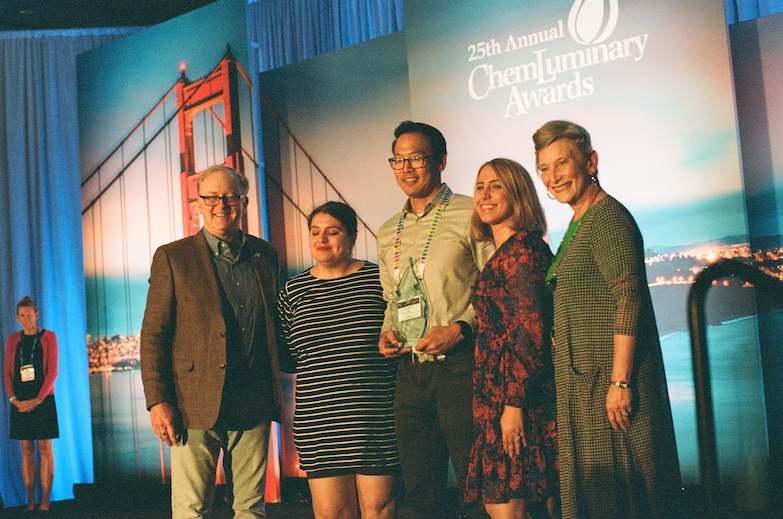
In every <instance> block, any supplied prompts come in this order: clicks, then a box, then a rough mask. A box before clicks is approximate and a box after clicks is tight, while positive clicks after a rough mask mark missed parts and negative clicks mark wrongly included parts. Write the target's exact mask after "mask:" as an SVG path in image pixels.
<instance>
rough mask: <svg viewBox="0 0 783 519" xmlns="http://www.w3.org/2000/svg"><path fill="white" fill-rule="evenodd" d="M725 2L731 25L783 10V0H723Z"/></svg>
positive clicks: (727, 19)
mask: <svg viewBox="0 0 783 519" xmlns="http://www.w3.org/2000/svg"><path fill="white" fill-rule="evenodd" d="M723 3H724V5H725V6H726V23H728V24H729V25H732V24H735V23H737V22H745V21H747V20H754V19H756V18H760V17H762V16H769V15H770V14H775V13H780V12H783V0H723Z"/></svg>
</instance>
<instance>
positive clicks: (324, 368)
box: [278, 262, 399, 477]
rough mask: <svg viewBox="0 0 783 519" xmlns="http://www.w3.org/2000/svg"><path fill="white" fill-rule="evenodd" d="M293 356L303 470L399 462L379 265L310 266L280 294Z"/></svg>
mask: <svg viewBox="0 0 783 519" xmlns="http://www.w3.org/2000/svg"><path fill="white" fill-rule="evenodd" d="M278 307H279V310H280V318H281V321H282V323H283V333H284V335H285V337H286V340H287V341H288V346H289V348H290V349H291V352H292V353H293V355H294V357H295V358H296V370H297V371H296V410H295V412H294V443H295V445H296V449H297V451H298V452H299V464H300V468H301V469H302V470H303V471H305V472H307V474H308V477H318V476H330V475H338V474H350V473H364V474H388V473H391V472H392V471H391V470H390V469H392V468H395V467H397V466H398V465H399V459H398V457H397V446H396V439H395V434H394V416H393V402H394V381H395V374H396V373H395V370H396V362H395V360H396V359H386V358H384V357H383V356H382V355H381V354H380V353H378V337H379V335H380V330H381V325H382V323H383V314H384V309H385V308H386V303H385V301H384V299H383V292H382V289H381V284H380V281H379V278H378V266H377V265H375V264H372V263H369V262H366V263H365V264H364V265H363V266H362V267H361V268H360V269H359V270H357V271H356V272H353V273H351V274H349V275H347V276H345V277H342V278H338V279H317V278H315V277H313V276H312V275H311V274H310V272H309V270H307V271H305V272H302V273H301V274H298V275H297V276H294V277H293V278H291V279H290V280H289V281H288V282H287V283H286V284H285V287H284V288H283V289H282V290H281V292H280V297H279V298H278Z"/></svg>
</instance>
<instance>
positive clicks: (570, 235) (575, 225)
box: [546, 207, 593, 283]
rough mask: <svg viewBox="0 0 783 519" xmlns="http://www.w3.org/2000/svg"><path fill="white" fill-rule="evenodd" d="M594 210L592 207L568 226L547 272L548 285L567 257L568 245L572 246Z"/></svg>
mask: <svg viewBox="0 0 783 519" xmlns="http://www.w3.org/2000/svg"><path fill="white" fill-rule="evenodd" d="M592 210H593V208H592V207H591V208H590V209H588V210H587V211H585V214H583V215H582V217H581V218H580V219H579V220H574V221H572V222H571V223H570V224H569V225H568V230H566V233H565V236H563V241H561V242H560V246H559V247H558V248H557V254H555V259H554V261H552V264H551V265H550V266H549V270H547V272H546V281H547V283H551V282H552V280H553V279H554V278H555V268H556V267H557V264H558V263H560V260H561V259H562V258H563V256H564V255H565V251H566V249H567V248H568V245H570V243H571V240H573V239H574V236H576V233H577V231H579V228H580V227H581V226H582V222H584V221H585V220H586V219H587V217H588V216H589V215H590V211H592Z"/></svg>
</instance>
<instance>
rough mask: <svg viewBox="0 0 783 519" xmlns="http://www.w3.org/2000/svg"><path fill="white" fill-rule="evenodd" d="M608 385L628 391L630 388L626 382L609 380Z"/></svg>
mask: <svg viewBox="0 0 783 519" xmlns="http://www.w3.org/2000/svg"><path fill="white" fill-rule="evenodd" d="M609 383H610V384H611V385H613V386H617V387H619V388H620V389H628V388H630V387H631V386H630V385H629V384H628V382H626V381H625V380H611V381H610V382H609Z"/></svg>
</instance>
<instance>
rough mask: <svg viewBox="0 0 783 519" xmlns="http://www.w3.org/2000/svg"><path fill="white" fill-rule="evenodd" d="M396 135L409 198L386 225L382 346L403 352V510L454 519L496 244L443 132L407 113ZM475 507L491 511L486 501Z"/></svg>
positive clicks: (397, 168) (381, 238) (398, 396)
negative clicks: (450, 482) (476, 214)
mask: <svg viewBox="0 0 783 519" xmlns="http://www.w3.org/2000/svg"><path fill="white" fill-rule="evenodd" d="M394 137H395V140H394V142H393V143H392V153H393V155H394V156H393V157H392V158H390V159H389V163H390V164H391V167H392V170H393V171H394V176H395V179H396V180H397V184H398V185H399V186H400V188H402V190H403V192H404V193H405V194H406V195H407V196H408V201H407V202H406V203H405V206H404V207H403V209H402V211H401V212H400V213H398V214H396V215H394V216H393V217H392V218H391V219H390V220H388V221H387V222H386V223H385V224H383V225H382V226H381V228H380V230H379V231H378V263H379V266H380V271H381V274H380V275H381V284H382V285H383V291H384V297H385V298H386V301H387V303H388V305H387V309H386V316H385V320H384V324H383V329H382V333H381V338H380V341H379V342H378V349H379V351H380V352H381V354H383V355H384V356H386V357H399V358H400V361H399V364H398V369H397V388H396V391H395V400H394V422H395V429H396V433H397V445H398V451H399V455H400V463H401V466H402V477H403V481H404V483H405V509H403V510H401V513H402V514H403V515H401V516H402V517H405V515H404V512H405V511H407V512H409V513H410V515H409V516H410V517H413V518H416V519H420V518H421V519H423V518H426V519H440V518H443V519H446V518H450V517H452V515H451V513H450V512H449V511H448V510H447V509H446V508H445V507H444V503H445V502H446V495H445V494H446V488H447V479H448V462H449V458H450V459H451V463H452V465H453V467H454V473H455V476H456V481H457V485H458V487H459V490H460V497H462V495H463V493H464V487H465V479H466V476H467V466H468V456H469V454H470V447H471V439H472V436H473V435H472V420H473V414H472V408H471V406H472V391H473V385H472V379H471V377H472V372H473V350H474V341H473V339H474V334H473V330H474V327H475V322H476V317H475V314H474V312H473V308H472V307H471V306H470V293H471V287H472V285H473V282H474V281H475V279H476V275H477V274H478V272H479V271H480V270H481V268H482V267H483V266H484V263H485V262H486V261H487V260H488V259H489V257H490V256H491V255H492V253H493V252H494V248H493V247H492V245H491V244H490V243H489V242H480V243H476V242H475V241H474V240H473V239H472V238H471V237H470V219H471V215H472V213H473V201H472V199H471V198H470V197H467V196H463V195H458V194H453V193H452V192H451V189H449V187H448V186H447V185H446V184H444V183H442V182H441V172H442V171H443V170H444V169H445V168H446V141H445V139H444V138H443V135H442V134H441V132H440V131H438V130H437V129H436V128H434V127H432V126H430V125H428V124H424V123H414V122H411V121H404V122H402V123H401V124H400V125H399V126H398V127H397V129H396V130H395V131H394ZM466 513H467V515H466V516H467V517H486V516H485V515H484V511H483V507H476V508H475V509H471V510H467V511H466Z"/></svg>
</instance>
